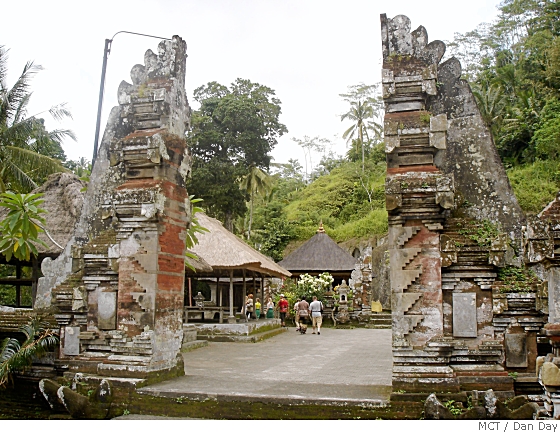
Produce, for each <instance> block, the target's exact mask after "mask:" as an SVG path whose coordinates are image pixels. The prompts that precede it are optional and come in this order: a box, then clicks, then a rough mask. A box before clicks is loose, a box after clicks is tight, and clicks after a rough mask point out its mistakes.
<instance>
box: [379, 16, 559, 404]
mask: <svg viewBox="0 0 560 432" xmlns="http://www.w3.org/2000/svg"><path fill="white" fill-rule="evenodd" d="M381 36H382V47H383V70H382V84H383V98H384V102H385V119H384V131H385V144H386V147H385V152H386V155H387V177H386V184H385V192H386V208H387V211H388V214H389V235H388V242H389V245H388V247H389V256H390V260H389V264H390V267H391V269H390V283H391V290H392V314H393V364H394V368H393V388H397V389H398V388H401V389H404V390H409V391H431V390H430V389H433V388H434V386H436V387H435V388H438V390H441V391H457V390H471V389H483V388H486V389H488V388H493V389H494V390H496V391H499V392H506V393H508V392H509V393H510V394H513V381H512V380H511V379H510V378H509V377H508V376H507V372H506V371H505V369H504V366H503V359H504V333H503V332H496V331H495V327H494V321H493V320H494V315H493V311H494V309H495V308H494V306H495V304H494V300H493V291H495V290H494V288H493V286H494V283H495V281H496V278H497V268H498V267H502V266H504V265H506V264H517V265H519V264H520V263H521V262H522V261H523V254H522V253H519V251H522V250H523V240H522V238H523V236H522V234H523V231H524V228H523V227H524V225H525V222H526V221H525V217H524V215H523V213H522V211H521V209H520V207H519V205H518V203H517V201H516V198H515V196H514V195H513V192H512V189H511V186H510V184H509V181H508V179H507V176H506V173H505V170H504V168H503V166H502V164H501V162H500V159H499V157H498V154H497V151H496V148H495V146H494V143H493V142H492V137H491V134H490V131H489V130H488V128H487V126H486V125H485V124H484V122H483V120H482V117H481V115H480V112H479V111H478V108H477V106H476V102H475V99H474V97H473V94H472V92H471V90H470V88H469V85H468V83H467V82H465V81H463V80H461V78H460V77H461V65H460V63H459V61H458V60H456V59H454V58H452V59H449V60H447V61H445V62H443V63H442V62H441V59H442V57H443V55H444V53H445V44H444V43H443V42H441V41H432V42H430V41H429V40H428V33H427V31H426V29H425V28H424V27H422V26H420V27H418V28H417V29H416V30H414V31H412V29H411V23H410V19H409V18H408V17H406V16H404V15H399V16H396V17H394V18H392V19H389V18H387V17H386V16H385V15H381ZM489 224H492V225H493V226H498V227H499V228H500V229H501V232H502V233H501V234H500V235H496V236H495V238H493V239H492V240H489V241H487V242H485V243H481V242H478V241H477V238H476V236H471V235H469V234H468V233H467V231H468V230H472V231H473V232H477V231H476V230H480V229H485V228H486V227H487V226H488V225H489ZM508 244H511V245H514V247H515V248H516V250H517V251H518V253H517V254H513V253H512V250H511V249H508V247H509V246H508ZM541 250H542V247H541ZM548 252H549V251H548ZM543 253H544V252H543ZM526 318H528V317H524V318H523V320H524V319H526ZM538 318H539V317H535V319H532V318H531V319H529V321H530V322H529V321H527V322H525V321H523V322H524V325H525V327H524V329H527V328H529V327H531V326H533V327H531V328H535V327H536V328H539V327H538V326H539V319H538ZM540 325H541V326H542V323H541V324H540ZM509 331H510V328H509V326H508V329H507V332H509ZM509 339H511V340H514V339H515V337H514V338H509ZM511 352H513V351H511Z"/></svg>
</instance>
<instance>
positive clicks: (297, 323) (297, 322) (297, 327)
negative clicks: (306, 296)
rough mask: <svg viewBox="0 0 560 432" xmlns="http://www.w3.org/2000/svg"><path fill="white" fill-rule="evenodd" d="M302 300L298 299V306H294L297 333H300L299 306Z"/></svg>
mask: <svg viewBox="0 0 560 432" xmlns="http://www.w3.org/2000/svg"><path fill="white" fill-rule="evenodd" d="M300 301H301V299H299V298H298V299H297V301H296V304H295V305H294V316H295V319H294V321H295V322H296V331H299V315H298V306H299V302H300Z"/></svg>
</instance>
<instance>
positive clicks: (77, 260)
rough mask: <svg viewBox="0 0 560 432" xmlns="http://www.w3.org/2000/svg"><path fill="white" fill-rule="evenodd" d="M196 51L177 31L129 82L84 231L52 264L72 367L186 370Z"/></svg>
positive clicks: (65, 360)
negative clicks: (190, 63) (189, 50)
mask: <svg viewBox="0 0 560 432" xmlns="http://www.w3.org/2000/svg"><path fill="white" fill-rule="evenodd" d="M186 57H187V55H186V44H185V42H184V41H183V40H182V39H181V38H180V37H178V36H174V37H173V39H172V40H166V41H162V42H160V44H159V46H158V53H157V54H156V53H154V52H152V51H151V50H148V51H147V52H146V54H145V58H144V64H143V65H136V66H134V67H133V68H132V70H131V79H132V84H130V83H127V82H125V81H123V82H121V84H120V86H119V89H118V101H119V106H117V107H114V108H113V109H112V110H111V113H110V115H109V120H108V122H107V127H106V129H105V133H104V136H103V139H102V142H101V145H100V148H99V152H98V156H97V159H96V163H95V167H94V169H93V172H92V174H91V179H90V182H89V185H88V190H87V194H86V198H85V202H84V205H83V209H82V213H81V217H80V220H79V222H78V224H77V226H76V230H75V233H74V237H73V238H72V239H71V240H70V241H69V242H68V244H67V246H66V249H65V251H64V252H63V253H62V254H61V255H60V256H59V257H58V258H57V259H56V260H54V261H51V260H45V261H44V262H43V266H42V271H43V274H44V277H43V278H41V279H40V281H39V286H38V291H39V293H40V294H39V297H40V298H41V299H46V300H45V301H44V302H43V304H41V307H43V308H47V307H52V308H54V310H55V318H56V319H57V321H58V323H59V325H60V327H61V353H60V359H59V362H60V363H62V364H66V365H68V366H69V368H70V370H71V371H80V372H87V373H93V374H99V375H105V376H117V377H123V376H124V377H138V378H149V377H150V376H151V375H152V374H154V373H160V374H161V372H162V371H173V373H179V374H180V373H182V367H181V364H182V363H181V362H180V359H178V355H179V350H180V347H181V342H182V336H183V334H182V307H183V296H184V293H183V290H184V269H185V262H184V260H185V233H186V229H187V227H188V224H189V223H190V219H189V218H190V202H189V195H188V193H187V190H186V189H185V180H186V177H187V176H188V175H189V173H190V169H191V158H190V155H189V152H188V148H187V145H186V141H185V131H186V129H187V128H188V126H189V121H190V113H191V110H190V108H189V105H188V102H187V98H186V93H185V66H186ZM49 299H50V302H49Z"/></svg>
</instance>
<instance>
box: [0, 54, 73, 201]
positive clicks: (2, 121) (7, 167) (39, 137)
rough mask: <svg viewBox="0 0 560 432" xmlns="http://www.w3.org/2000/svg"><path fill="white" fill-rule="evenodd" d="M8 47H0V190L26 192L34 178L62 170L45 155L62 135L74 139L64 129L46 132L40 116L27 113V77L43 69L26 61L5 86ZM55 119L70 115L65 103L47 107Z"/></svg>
mask: <svg viewBox="0 0 560 432" xmlns="http://www.w3.org/2000/svg"><path fill="white" fill-rule="evenodd" d="M7 53H8V50H6V49H5V48H4V47H3V46H0V192H4V191H6V190H7V189H12V190H15V191H18V192H29V191H31V190H32V189H34V188H36V187H37V183H36V181H37V180H39V179H44V178H46V176H48V175H49V174H52V173H55V172H60V171H64V170H65V168H64V167H63V166H62V164H61V163H60V161H57V160H55V159H53V158H51V157H49V156H46V154H54V153H55V151H56V149H55V147H58V148H59V149H60V145H61V143H62V140H63V139H64V138H67V137H68V138H71V139H73V140H76V137H75V136H74V133H73V132H72V131H70V130H67V129H56V130H53V131H50V132H49V131H47V130H46V129H45V127H44V123H43V119H41V118H39V117H38V116H39V115H41V114H43V113H39V114H36V115H32V116H28V115H27V107H28V104H29V101H30V99H31V91H30V80H31V78H32V76H33V75H34V74H35V73H37V72H38V71H40V70H41V69H42V68H41V67H40V66H38V65H35V64H33V62H28V63H27V64H26V65H25V67H24V68H23V72H22V73H21V75H20V76H19V78H18V79H17V81H16V82H15V84H14V85H13V86H12V87H11V88H9V87H8V85H7V71H8V67H7V61H8V55H7ZM48 112H49V114H50V115H51V116H52V117H53V118H54V119H56V120H61V119H63V118H66V117H70V118H71V114H70V112H69V111H68V110H67V109H66V108H65V105H64V104H61V105H56V106H53V107H51V108H50V109H49V110H48Z"/></svg>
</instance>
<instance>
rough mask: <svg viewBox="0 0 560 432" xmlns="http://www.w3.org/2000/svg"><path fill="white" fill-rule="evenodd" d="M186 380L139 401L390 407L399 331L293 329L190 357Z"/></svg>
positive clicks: (149, 390) (152, 389) (151, 389)
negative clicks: (156, 398) (393, 343)
mask: <svg viewBox="0 0 560 432" xmlns="http://www.w3.org/2000/svg"><path fill="white" fill-rule="evenodd" d="M183 357H184V360H185V374H186V375H185V376H183V377H179V378H176V379H173V380H170V381H165V382H162V383H158V384H155V385H152V386H148V387H143V388H141V389H139V390H138V391H139V393H144V394H152V395H157V396H167V397H173V398H178V397H184V398H188V399H194V400H203V399H208V398H210V399H216V400H229V401H232V400H240V401H241V400H244V401H251V400H254V401H257V400H258V401H263V400H269V401H273V402H277V403H290V404H298V403H300V404H319V405H323V404H326V405H329V404H341V403H344V404H352V405H354V404H355V405H367V406H383V405H386V404H387V403H388V401H389V394H390V392H391V368H392V355H391V330H390V329H375V330H373V329H351V330H342V329H332V328H324V329H322V332H321V334H320V335H316V334H312V333H311V328H309V329H308V332H307V334H305V335H300V334H299V333H298V332H296V331H295V329H294V328H293V327H291V328H289V329H288V330H287V331H286V332H284V333H282V334H280V335H277V336H275V337H273V338H270V339H267V340H265V341H262V342H258V343H234V342H211V343H210V344H209V345H208V346H207V347H203V348H199V349H196V350H194V351H190V352H187V353H184V354H183Z"/></svg>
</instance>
